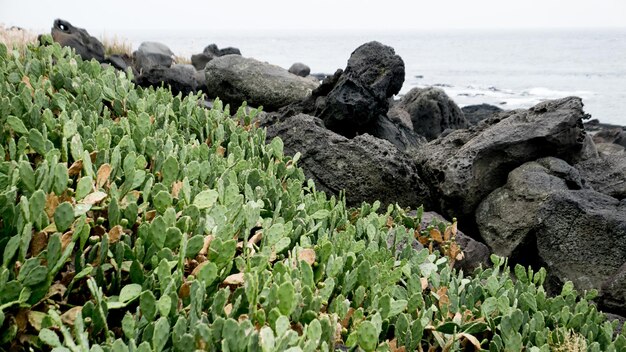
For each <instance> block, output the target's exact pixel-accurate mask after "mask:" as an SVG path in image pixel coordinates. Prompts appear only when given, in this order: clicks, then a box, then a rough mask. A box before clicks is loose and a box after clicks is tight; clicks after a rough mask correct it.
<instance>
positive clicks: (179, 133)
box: [0, 38, 626, 352]
mask: <svg viewBox="0 0 626 352" xmlns="http://www.w3.org/2000/svg"><path fill="white" fill-rule="evenodd" d="M45 39H46V40H48V41H50V38H45ZM198 99H199V97H198V96H188V97H184V98H183V97H181V96H176V97H174V96H172V95H171V93H170V92H169V91H167V90H164V89H157V90H153V89H149V90H146V89H140V88H136V87H135V86H134V85H133V84H132V83H131V81H130V77H128V76H127V74H124V73H120V72H116V71H114V70H113V69H110V68H109V69H103V68H102V67H101V66H100V65H99V64H98V63H97V62H95V61H91V62H86V61H82V60H80V59H79V58H77V57H76V56H74V55H73V54H72V53H71V51H70V50H69V49H62V48H61V47H59V46H58V45H56V44H54V45H48V46H38V47H31V48H29V49H28V50H27V52H26V54H25V55H24V56H23V57H21V56H20V55H18V54H17V53H14V52H9V51H7V49H6V47H5V46H3V45H0V128H1V130H0V139H1V140H2V143H1V144H0V156H1V159H0V216H1V217H0V218H1V220H0V253H1V254H2V259H1V262H2V267H1V268H0V327H1V328H0V347H1V348H3V349H10V348H12V349H16V350H19V349H25V348H27V347H30V348H33V349H36V350H39V349H49V348H54V350H55V351H67V350H70V351H88V350H89V351H116V352H117V351H188V350H189V351H192V350H196V349H201V350H212V351H213V350H227V351H244V350H260V351H282V350H289V351H329V350H334V349H335V348H338V347H342V346H343V347H348V348H359V349H361V350H365V351H373V350H380V351H390V350H392V351H398V350H402V349H404V350H407V351H412V350H422V351H426V350H468V351H471V350H480V349H483V350H487V349H488V350H491V351H521V350H528V351H549V350H550V348H551V347H554V346H565V345H567V344H569V343H572V341H574V342H573V343H575V344H576V345H577V346H583V344H585V346H588V349H589V350H591V351H620V350H621V351H623V350H624V348H626V338H625V337H624V336H622V335H619V336H617V337H614V336H613V331H614V329H615V327H616V325H614V324H612V323H609V322H606V321H605V320H606V318H605V317H604V315H603V314H601V313H599V312H598V311H597V310H596V309H595V307H594V306H593V305H592V304H590V303H589V300H590V299H592V298H593V294H594V293H593V292H592V293H589V294H587V295H586V296H585V297H579V296H578V295H577V293H576V292H575V291H574V290H573V287H572V285H571V284H566V285H565V287H564V288H563V292H562V293H561V294H560V295H558V296H556V297H548V296H547V295H546V293H545V291H544V289H543V287H542V286H541V285H542V283H543V280H544V279H545V271H544V270H540V271H539V272H537V273H534V272H533V271H532V270H530V269H528V270H527V269H524V268H522V267H520V266H518V267H516V268H515V276H516V279H515V280H514V279H513V278H512V277H511V275H509V269H508V266H507V265H506V260H504V259H502V258H498V257H493V258H492V261H493V262H494V266H493V268H490V269H486V270H477V271H476V272H475V273H473V276H472V277H466V276H465V275H464V274H463V273H461V272H457V271H456V270H453V269H452V262H453V260H455V259H458V258H459V257H458V255H459V254H458V246H457V245H456V243H455V242H454V235H455V233H456V224H452V225H446V224H436V225H435V226H433V227H431V228H427V229H420V228H419V224H420V217H421V209H420V210H419V211H418V214H417V217H411V216H408V215H407V214H406V213H405V211H404V210H403V209H400V208H399V207H397V206H389V207H388V208H387V209H386V210H385V209H380V204H379V203H378V202H377V203H375V204H373V205H368V204H363V205H362V206H361V207H360V208H358V209H348V208H346V205H345V201H344V199H343V197H339V198H335V197H331V198H328V197H327V196H326V195H325V194H324V193H321V192H318V191H316V190H315V186H314V185H313V183H312V182H311V181H309V182H305V179H304V175H303V172H302V170H301V169H299V168H298V167H297V161H298V155H296V156H294V157H293V158H291V157H286V156H284V155H283V144H282V142H281V141H280V139H274V140H272V141H271V142H270V143H269V144H266V141H265V132H264V131H263V130H261V129H257V128H255V127H254V125H253V120H254V117H255V115H256V113H257V111H256V110H252V112H251V113H250V114H245V113H244V111H245V109H243V108H242V109H239V111H238V112H237V114H236V116H235V117H234V118H231V116H230V113H229V111H228V108H226V109H225V110H223V108H222V105H221V103H220V102H219V101H216V102H215V107H214V108H213V109H212V110H206V109H204V108H201V107H200V106H199V104H198ZM416 238H417V239H418V240H419V241H420V242H421V243H422V244H424V245H425V246H426V247H427V248H424V249H419V247H418V246H415V239H416Z"/></svg>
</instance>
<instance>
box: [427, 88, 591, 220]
mask: <svg viewBox="0 0 626 352" xmlns="http://www.w3.org/2000/svg"><path fill="white" fill-rule="evenodd" d="M582 107H583V104H582V102H581V100H580V98H575V97H569V98H564V99H560V100H554V101H547V102H543V103H540V104H538V105H536V106H535V107H533V108H531V109H529V110H515V111H510V112H503V113H500V114H498V115H496V116H495V117H492V118H490V119H488V120H485V121H483V122H481V123H480V124H478V125H477V126H473V127H471V128H469V129H465V130H456V131H453V132H452V133H450V134H448V135H446V136H442V137H440V138H438V139H436V140H433V141H431V142H430V143H428V144H427V145H425V146H423V147H421V148H420V149H419V150H418V151H417V152H416V153H415V160H416V164H417V166H418V169H419V174H420V176H421V177H422V178H423V179H424V181H425V182H426V183H427V184H428V185H429V187H430V189H431V192H432V193H433V196H434V198H433V199H437V200H438V202H437V203H436V204H435V210H438V212H440V213H441V214H442V215H444V216H447V217H450V218H452V217H457V218H459V219H460V221H461V223H463V224H464V226H465V228H466V229H470V231H471V229H472V224H474V211H475V210H476V207H478V204H480V202H481V201H482V200H483V199H484V198H485V197H486V196H487V195H489V194H490V193H491V192H492V191H493V190H495V189H496V188H498V187H500V186H502V185H504V184H505V183H506V180H507V176H508V174H509V172H510V171H511V170H513V169H515V168H516V167H518V166H520V165H521V164H523V163H525V162H527V161H531V160H535V159H537V158H540V157H544V156H557V157H562V158H565V159H568V158H570V157H571V156H572V155H576V154H577V153H580V150H581V148H582V145H583V142H584V139H585V132H584V130H583V128H582V119H583V118H584V117H586V114H585V113H584V112H583V109H582Z"/></svg>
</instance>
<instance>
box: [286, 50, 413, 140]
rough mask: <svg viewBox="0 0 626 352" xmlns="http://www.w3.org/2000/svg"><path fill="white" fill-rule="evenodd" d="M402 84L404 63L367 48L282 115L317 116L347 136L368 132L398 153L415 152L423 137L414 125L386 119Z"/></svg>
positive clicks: (392, 55) (385, 52) (391, 54)
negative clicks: (394, 96)
mask: <svg viewBox="0 0 626 352" xmlns="http://www.w3.org/2000/svg"><path fill="white" fill-rule="evenodd" d="M403 82H404V62H403V61H402V58H400V57H399V56H398V55H396V54H395V52H394V50H393V48H391V47H388V46H386V45H383V44H381V43H378V42H370V43H366V44H363V45H361V46H360V47H358V48H357V49H356V50H355V51H354V52H353V53H352V55H351V56H350V59H349V60H348V65H347V67H346V70H345V71H343V70H337V72H335V74H333V75H332V76H328V77H326V78H325V79H324V81H323V82H322V84H321V85H320V86H319V87H318V88H317V89H316V90H314V91H313V93H312V94H311V96H310V97H308V98H307V99H305V100H303V101H301V102H298V103H296V104H292V105H289V106H287V107H285V108H283V109H281V111H280V115H281V116H282V117H289V116H293V115H296V114H298V113H305V114H309V115H314V116H317V117H319V118H321V119H322V120H323V121H324V124H325V125H326V127H327V128H328V129H330V130H332V131H334V132H336V133H338V134H340V135H342V136H345V137H348V138H352V137H355V136H357V135H359V134H364V133H367V134H370V135H372V136H374V137H378V138H382V139H386V140H388V141H390V142H391V143H392V144H393V145H394V146H396V147H397V148H398V149H399V150H402V151H407V150H410V149H415V148H417V147H418V146H419V145H420V144H421V143H422V141H421V138H420V137H419V136H418V135H417V134H415V132H413V131H412V129H411V127H410V126H403V125H401V124H400V123H399V122H398V121H396V120H394V119H393V118H390V117H387V116H386V114H387V110H388V109H389V103H390V100H391V99H390V98H391V97H392V96H393V95H394V94H397V93H398V92H399V90H400V87H402V83H403Z"/></svg>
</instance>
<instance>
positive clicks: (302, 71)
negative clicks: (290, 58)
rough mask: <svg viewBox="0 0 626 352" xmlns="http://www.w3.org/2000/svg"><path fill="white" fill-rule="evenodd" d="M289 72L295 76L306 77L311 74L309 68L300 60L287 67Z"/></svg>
mask: <svg viewBox="0 0 626 352" xmlns="http://www.w3.org/2000/svg"><path fill="white" fill-rule="evenodd" d="M289 72H291V73H293V74H294V75H296V76H300V77H306V76H308V75H310V74H311V68H310V67H309V66H307V65H305V64H303V63H301V62H296V63H295V64H293V65H291V67H289Z"/></svg>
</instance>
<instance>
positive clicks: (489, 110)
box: [461, 104, 503, 125]
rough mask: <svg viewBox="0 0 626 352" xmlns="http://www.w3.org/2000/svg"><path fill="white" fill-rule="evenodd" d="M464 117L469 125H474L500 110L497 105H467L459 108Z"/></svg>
mask: <svg viewBox="0 0 626 352" xmlns="http://www.w3.org/2000/svg"><path fill="white" fill-rule="evenodd" d="M461 111H463V115H465V119H466V120H467V122H468V123H469V124H470V125H475V124H477V123H479V122H480V121H482V120H484V119H487V118H489V117H491V116H493V115H494V114H497V113H499V112H501V111H503V110H502V109H500V108H499V107H497V106H495V105H489V104H478V105H468V106H464V107H462V108H461Z"/></svg>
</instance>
